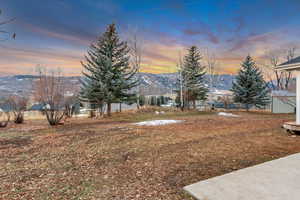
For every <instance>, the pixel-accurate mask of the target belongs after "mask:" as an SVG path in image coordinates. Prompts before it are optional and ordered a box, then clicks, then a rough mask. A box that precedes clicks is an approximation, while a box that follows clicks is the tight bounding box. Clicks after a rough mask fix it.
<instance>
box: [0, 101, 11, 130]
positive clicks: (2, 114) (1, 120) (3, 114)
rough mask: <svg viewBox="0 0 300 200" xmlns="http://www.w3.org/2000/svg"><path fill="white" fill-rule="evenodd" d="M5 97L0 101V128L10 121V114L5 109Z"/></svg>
mask: <svg viewBox="0 0 300 200" xmlns="http://www.w3.org/2000/svg"><path fill="white" fill-rule="evenodd" d="M7 107H8V105H7V99H4V100H1V101H0V128H4V127H6V126H7V125H8V123H9V121H10V114H9V112H8V111H7Z"/></svg>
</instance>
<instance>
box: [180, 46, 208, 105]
mask: <svg viewBox="0 0 300 200" xmlns="http://www.w3.org/2000/svg"><path fill="white" fill-rule="evenodd" d="M201 59H202V56H201V54H200V52H199V49H198V48H197V47H196V46H192V47H191V48H189V49H188V54H187V55H186V56H185V57H184V62H183V69H182V79H183V80H182V82H183V86H184V89H183V95H184V99H185V105H187V106H188V107H189V104H190V102H191V101H192V102H193V107H194V108H196V100H205V99H206V98H207V92H208V89H207V88H206V86H205V85H204V75H205V74H206V72H205V69H204V67H203V66H202V65H201V63H200V61H201Z"/></svg>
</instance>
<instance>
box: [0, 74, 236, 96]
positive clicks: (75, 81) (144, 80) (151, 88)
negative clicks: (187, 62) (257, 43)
mask: <svg viewBox="0 0 300 200" xmlns="http://www.w3.org/2000/svg"><path fill="white" fill-rule="evenodd" d="M37 78H38V77H37V76H33V75H16V76H5V77H0V97H6V96H9V95H11V94H20V95H30V94H31V93H32V90H33V85H34V80H36V79H37ZM234 78H235V76H232V75H221V76H220V78H219V82H218V84H217V85H216V88H217V89H222V90H228V89H230V88H231V86H232V81H233V80H234ZM65 79H66V81H67V82H69V83H71V84H72V85H74V86H75V88H79V87H80V77H79V76H75V77H65ZM177 80H178V74H177V73H169V74H150V73H141V86H140V88H141V90H142V91H143V92H144V94H146V95H154V94H165V93H168V92H170V91H171V90H172V89H175V88H176V82H177ZM206 83H207V84H208V77H206Z"/></svg>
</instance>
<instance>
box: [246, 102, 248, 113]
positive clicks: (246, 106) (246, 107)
mask: <svg viewBox="0 0 300 200" xmlns="http://www.w3.org/2000/svg"><path fill="white" fill-rule="evenodd" d="M246 111H247V112H249V104H246Z"/></svg>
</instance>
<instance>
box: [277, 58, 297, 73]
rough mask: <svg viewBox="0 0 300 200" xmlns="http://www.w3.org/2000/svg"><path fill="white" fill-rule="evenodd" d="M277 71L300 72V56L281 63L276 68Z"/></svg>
mask: <svg viewBox="0 0 300 200" xmlns="http://www.w3.org/2000/svg"><path fill="white" fill-rule="evenodd" d="M275 69H276V70H287V71H292V70H300V56H298V57H296V58H294V59H291V60H290V61H288V62H284V63H281V64H280V65H278V66H277V67H275Z"/></svg>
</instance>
